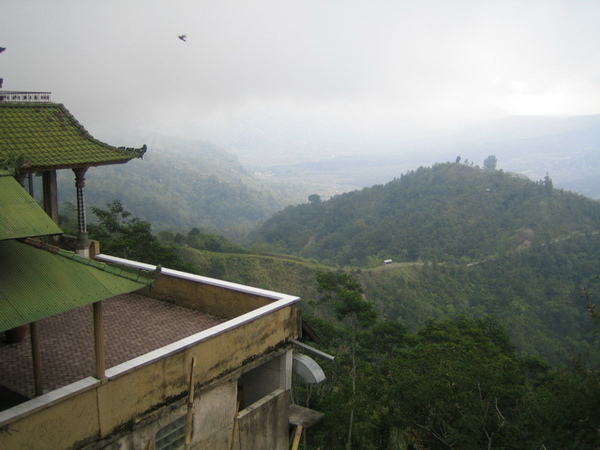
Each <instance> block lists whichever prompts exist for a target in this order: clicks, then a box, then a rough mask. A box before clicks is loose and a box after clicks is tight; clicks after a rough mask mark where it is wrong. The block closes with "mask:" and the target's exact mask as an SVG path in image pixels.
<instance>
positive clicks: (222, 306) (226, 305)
mask: <svg viewBox="0 0 600 450" xmlns="http://www.w3.org/2000/svg"><path fill="white" fill-rule="evenodd" d="M142 292H143V295H147V296H148V297H152V298H155V299H158V300H165V301H169V302H172V303H177V304H178V305H181V306H185V307H187V308H192V309H197V310H200V311H203V312H206V313H208V314H214V315H216V316H219V317H225V318H228V319H231V318H234V317H238V316H241V315H242V314H245V313H247V312H250V311H252V310H255V309H257V308H260V307H261V306H265V305H268V304H270V303H273V302H274V300H273V299H270V298H266V297H261V296H259V295H254V294H251V293H247V292H240V291H237V290H233V289H224V288H223V287H221V286H213V285H210V284H205V283H200V282H198V281H191V280H186V279H184V278H178V277H173V276H169V275H167V274H164V273H163V274H161V276H160V277H159V278H158V279H157V280H156V282H155V283H154V286H153V287H152V288H146V289H144V290H143V291H142Z"/></svg>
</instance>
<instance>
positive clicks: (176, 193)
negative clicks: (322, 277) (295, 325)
mask: <svg viewBox="0 0 600 450" xmlns="http://www.w3.org/2000/svg"><path fill="white" fill-rule="evenodd" d="M62 172H65V173H59V174H60V179H59V182H60V184H61V185H60V187H59V192H60V193H61V195H62V197H61V199H60V200H61V201H66V202H70V203H74V202H75V198H74V194H75V190H74V189H73V187H72V186H73V174H72V173H70V172H67V171H62ZM86 178H87V183H86V184H87V190H86V195H87V203H88V205H89V206H95V207H100V208H103V207H104V205H105V204H107V203H110V202H111V201H112V200H120V201H121V202H122V203H123V205H124V206H125V208H126V209H127V210H129V211H130V212H132V213H133V214H134V215H135V216H137V217H139V218H140V219H143V220H145V221H148V222H149V223H151V224H152V225H153V226H154V228H155V229H156V230H163V229H167V230H175V231H179V230H189V229H191V228H193V227H203V228H208V229H218V230H221V232H226V233H229V234H230V235H233V236H235V235H238V234H246V233H247V232H248V230H249V229H250V228H252V227H254V226H256V224H257V223H259V222H262V221H263V220H265V219H266V218H268V217H269V216H270V215H271V214H273V213H274V212H275V211H277V210H279V209H281V208H282V207H283V206H284V205H283V203H282V201H281V200H280V199H277V198H275V196H274V195H273V193H272V192H271V191H270V190H269V189H268V188H266V187H264V186H263V185H262V184H260V182H258V181H257V180H256V179H255V178H253V177H252V176H251V175H249V174H248V173H247V172H246V170H245V169H244V168H243V167H242V166H241V165H240V163H239V162H238V161H237V159H236V158H235V156H233V155H231V154H229V153H227V152H225V151H224V150H223V149H221V148H219V147H217V146H215V145H213V144H211V143H208V142H196V141H183V140H182V141H174V140H172V139H171V140H169V144H165V143H164V142H163V141H162V140H160V139H155V140H152V141H151V142H149V143H148V152H147V153H146V155H145V156H144V159H143V160H132V161H130V162H129V163H127V164H123V165H115V166H103V167H94V168H92V169H90V170H89V171H88V173H87V175H86Z"/></svg>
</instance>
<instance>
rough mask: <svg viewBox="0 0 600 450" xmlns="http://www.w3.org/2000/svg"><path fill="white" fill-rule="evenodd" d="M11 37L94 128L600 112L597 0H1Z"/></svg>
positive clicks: (406, 126) (33, 72)
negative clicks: (182, 36) (182, 37)
mask: <svg viewBox="0 0 600 450" xmlns="http://www.w3.org/2000/svg"><path fill="white" fill-rule="evenodd" d="M178 34H186V35H187V42H182V41H181V40H180V39H178V37H177V35H178ZM0 47H7V50H6V51H5V52H4V53H2V54H0V77H2V78H4V90H29V91H35V90H39V91H51V92H52V99H53V101H56V102H60V103H64V104H65V105H66V107H67V108H68V109H69V110H70V111H71V112H72V113H73V114H74V115H75V116H76V117H77V118H78V119H79V120H80V121H81V122H82V124H83V125H84V126H85V127H86V128H87V129H88V130H90V131H91V132H92V134H95V133H100V134H102V133H103V132H104V131H105V130H106V129H108V128H117V127H125V128H127V127H129V128H132V129H138V128H142V129H146V130H156V131H159V132H162V133H178V134H187V135H191V136H194V135H198V136H201V135H202V134H204V133H208V134H210V132H211V130H224V129H227V127H229V126H231V125H232V124H236V123H242V122H246V121H248V120H253V121H254V122H253V123H255V124H257V126H260V124H263V123H264V124H266V123H269V121H270V123H271V124H272V123H279V124H281V125H282V126H285V125H286V124H287V125H289V126H290V127H292V126H293V125H294V124H300V123H303V124H311V123H314V124H318V125H320V126H325V127H327V126H331V128H332V130H333V129H335V130H336V131H337V132H340V133H345V132H348V133H355V132H364V133H367V134H368V133H380V134H384V133H390V132H397V133H399V134H403V133H408V132H410V131H411V130H412V131H414V130H427V129H434V128H436V127H438V126H442V125H449V124H455V123H458V122H461V121H463V120H473V119H477V118H482V117H487V116H489V115H493V114H498V113H500V112H507V113H512V114H591V113H600V1H598V0H588V1H581V0H540V1H534V0H515V1H513V0H497V1H495V0H439V1H434V0H410V1H409V0H396V1H377V0H364V1H363V0H318V1H311V0H308V1H307V0H276V1H275V0H274V1H252V0H240V1H232V0H213V1H202V0H190V1H185V0H170V1H166V0H164V1H153V0H143V1H133V0H118V1H113V0H103V1H94V0H76V1H68V0H52V1H45V0H38V1H28V0H3V1H2V8H1V11H0ZM198 136H194V137H198Z"/></svg>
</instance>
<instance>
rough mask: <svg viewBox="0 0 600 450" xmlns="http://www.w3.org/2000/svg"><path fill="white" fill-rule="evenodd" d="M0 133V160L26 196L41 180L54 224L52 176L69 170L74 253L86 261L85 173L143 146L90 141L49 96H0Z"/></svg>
mask: <svg viewBox="0 0 600 450" xmlns="http://www.w3.org/2000/svg"><path fill="white" fill-rule="evenodd" d="M0 130H1V131H0V161H5V164H8V165H12V166H13V167H12V168H13V169H15V170H18V172H17V175H16V177H17V180H18V181H19V182H20V183H21V185H22V186H24V187H25V186H27V188H28V190H29V192H30V194H32V195H33V192H34V180H35V177H36V176H38V177H41V180H42V186H43V205H44V210H45V211H46V213H47V214H48V215H49V216H50V217H51V218H52V220H54V221H55V222H56V223H58V189H57V181H56V171H57V170H60V169H71V170H72V171H73V173H74V179H75V189H76V191H77V195H76V198H77V220H78V232H77V242H76V245H75V248H76V251H77V253H78V254H80V255H82V256H89V241H88V238H87V224H86V209H85V174H86V172H87V170H88V169H89V168H90V167H93V166H102V165H108V164H123V163H126V162H128V161H130V160H131V159H133V158H141V157H142V156H143V155H144V153H145V152H146V146H142V147H141V148H138V149H135V148H125V147H113V146H111V145H108V144H105V143H103V142H100V141H98V140H97V139H94V138H93V137H92V136H91V135H90V134H89V133H88V132H87V131H86V130H85V128H84V127H83V126H82V125H81V124H80V123H79V122H78V121H77V120H76V119H75V118H74V117H73V115H72V114H71V113H70V112H69V111H68V110H67V108H65V106H64V105H62V104H60V103H52V102H51V101H50V93H49V92H34V93H27V92H2V91H0Z"/></svg>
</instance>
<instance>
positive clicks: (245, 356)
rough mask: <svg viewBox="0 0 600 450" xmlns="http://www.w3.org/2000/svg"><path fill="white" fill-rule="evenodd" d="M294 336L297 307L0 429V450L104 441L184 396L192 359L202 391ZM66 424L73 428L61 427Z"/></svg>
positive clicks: (114, 377) (113, 378)
mask: <svg viewBox="0 0 600 450" xmlns="http://www.w3.org/2000/svg"><path fill="white" fill-rule="evenodd" d="M297 336H298V320H297V308H296V305H295V304H292V305H288V306H286V307H284V308H281V309H278V310H275V311H272V312H270V313H269V314H266V315H264V316H262V317H259V318H256V319H254V320H251V321H249V322H247V323H244V324H241V325H238V326H237V327H235V328H233V329H231V330H227V331H226V332H223V333H221V334H218V335H216V336H212V337H209V338H207V339H206V340H204V341H202V342H199V343H197V344H192V345H191V346H189V347H187V348H183V349H180V350H177V351H176V352H175V353H173V354H170V355H167V356H163V357H161V358H158V359H156V360H154V361H150V362H147V363H145V365H143V366H141V367H136V368H134V369H132V370H130V371H129V372H125V373H120V374H116V375H110V370H109V371H107V373H108V374H109V376H110V378H109V379H108V381H107V382H105V383H102V384H100V383H98V385H97V386H96V387H95V388H93V389H91V390H89V391H86V392H83V393H81V394H77V395H74V396H73V397H70V398H67V399H64V400H62V401H59V402H57V403H55V404H53V405H50V406H48V407H47V408H46V409H43V410H39V411H36V412H35V413H33V414H30V415H26V416H24V417H22V418H20V419H18V420H16V421H13V422H11V423H10V424H8V428H7V429H8V430H10V431H11V433H10V434H9V433H7V432H5V431H3V430H2V428H0V448H1V449H12V448H15V449H24V448H27V449H37V448H40V449H42V448H53V449H54V448H57V449H58V448H69V447H72V446H73V445H74V443H76V442H81V441H85V440H90V439H95V438H98V437H99V436H100V437H105V436H107V435H110V434H111V433H113V432H114V431H115V430H118V429H119V428H122V427H124V426H127V424H128V423H132V421H133V422H135V421H136V420H137V419H139V418H141V417H143V416H144V415H145V414H148V413H150V412H152V411H153V410H156V409H159V408H161V407H163V406H165V405H166V404H167V403H169V402H172V401H173V399H174V398H177V397H180V398H181V396H182V395H183V394H185V392H186V391H187V389H188V377H189V373H190V365H191V362H192V358H195V359H196V368H195V377H194V382H195V385H196V386H198V387H201V386H206V385H208V384H209V383H211V382H213V381H216V380H218V379H220V378H222V377H224V376H226V375H227V374H229V373H232V372H234V371H235V370H239V368H240V367H242V366H243V364H248V363H249V362H251V361H253V360H254V359H256V358H258V357H261V356H263V355H266V354H268V353H270V352H272V351H273V350H274V349H275V348H277V347H278V346H281V345H282V343H284V342H287V341H288V340H289V339H291V338H296V337H297ZM64 424H76V426H68V427H65V426H64Z"/></svg>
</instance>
